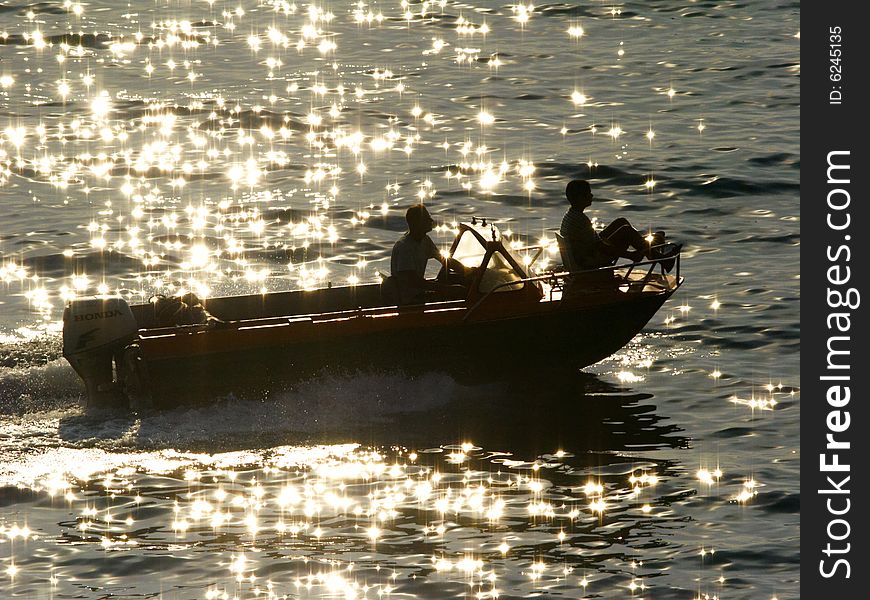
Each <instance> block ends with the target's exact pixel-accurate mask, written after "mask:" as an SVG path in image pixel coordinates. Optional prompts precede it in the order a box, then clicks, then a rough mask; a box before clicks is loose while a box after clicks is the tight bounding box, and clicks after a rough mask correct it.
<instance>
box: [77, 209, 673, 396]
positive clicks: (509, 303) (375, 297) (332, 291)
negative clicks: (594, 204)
mask: <svg viewBox="0 0 870 600" xmlns="http://www.w3.org/2000/svg"><path fill="white" fill-rule="evenodd" d="M674 250H675V252H674V253H671V254H669V257H668V258H667V259H657V260H650V261H646V262H639V263H627V264H621V265H614V266H612V267H605V268H602V269H595V270H591V271H572V272H554V271H545V272H542V273H537V272H536V271H535V270H534V267H533V265H534V262H535V260H536V259H537V257H538V256H540V255H541V253H542V252H543V251H544V248H542V247H528V248H523V249H521V250H520V249H517V248H511V247H510V246H509V245H507V244H505V243H503V240H502V238H501V234H500V232H499V230H498V229H497V228H496V227H495V226H494V225H492V224H487V223H486V221H483V222H478V221H476V220H475V221H472V222H471V223H469V224H462V225H460V226H459V228H458V231H457V235H456V238H455V240H454V241H453V245H452V247H451V249H450V252H449V256H450V257H451V258H452V259H455V260H454V261H452V262H453V264H461V265H463V267H462V268H463V269H464V271H463V272H461V273H451V272H448V271H447V269H446V267H445V268H442V272H441V273H440V274H439V276H438V279H439V280H441V282H442V284H443V285H442V286H441V287H440V289H441V293H440V295H439V296H438V297H436V298H432V299H431V301H427V302H426V303H425V304H420V305H416V306H396V305H395V303H393V302H392V301H391V298H390V290H389V288H388V287H387V286H382V285H380V284H371V285H361V286H354V287H345V288H331V287H330V288H325V289H320V290H315V291H294V292H283V293H272V294H265V295H252V296H238V297H226V298H212V299H209V300H204V301H202V303H201V304H200V302H199V299H196V298H191V297H182V298H181V299H179V300H178V301H177V302H176V304H170V307H169V309H167V308H166V307H165V303H163V302H160V301H157V302H151V303H147V304H142V305H135V306H132V307H131V306H127V304H126V302H125V301H124V300H122V299H120V298H95V299H92V300H76V301H73V302H71V303H70V304H69V306H68V307H67V309H66V311H65V313H64V356H65V357H66V358H67V360H69V361H70V363H71V364H72V365H73V368H75V370H76V371H77V373H78V374H79V376H80V377H82V379H83V380H84V382H85V384H86V386H87V390H88V394H87V396H88V401H89V403H90V404H92V405H110V406H126V405H127V404H128V403H129V404H130V405H132V406H133V407H134V408H141V407H151V406H159V407H172V406H175V405H177V404H179V403H180V402H184V401H187V400H201V399H204V398H209V397H213V396H214V395H215V394H218V393H220V392H221V390H223V391H232V390H233V389H234V387H235V388H247V389H250V388H252V387H257V386H259V387H260V388H261V389H262V390H263V391H266V390H272V389H275V387H276V385H278V384H279V382H281V381H285V380H287V379H293V378H298V377H300V376H302V375H304V374H306V373H311V372H315V371H320V370H322V369H323V368H324V367H326V368H333V369H335V368H338V369H345V368H353V367H355V366H376V367H381V368H383V367H384V366H386V365H390V366H392V365H396V366H400V367H403V368H404V367H407V368H411V369H414V368H423V369H426V368H431V367H433V366H437V367H438V368H440V369H442V370H450V371H451V372H455V373H459V374H461V373H463V372H465V373H469V372H470V373H472V374H473V373H474V372H476V371H480V370H484V371H485V370H488V369H491V368H498V367H500V366H501V365H504V364H505V363H508V364H509V365H510V368H516V367H517V366H518V365H522V366H523V368H531V367H534V366H536V365H540V364H546V363H547V362H550V361H552V360H553V358H554V357H559V360H561V361H562V362H563V363H564V364H569V365H572V366H576V367H585V366H588V365H590V364H593V363H595V362H598V361H600V360H602V359H603V358H606V357H607V356H609V355H611V354H613V353H614V352H616V351H617V350H619V349H620V348H622V347H623V346H624V345H625V344H627V343H628V342H629V341H630V340H631V339H632V338H633V337H634V336H635V335H636V334H637V333H638V332H639V331H640V330H641V329H642V328H643V326H644V325H646V323H647V322H648V321H649V319H650V318H651V317H652V316H653V315H654V314H655V313H656V311H657V310H658V309H659V308H660V307H661V306H662V304H663V303H664V302H665V301H666V300H667V299H668V298H669V297H670V296H671V295H672V294H673V293H674V292H675V291H676V290H677V289H678V288H679V287H680V285H681V283H682V278H681V276H680V256H679V247H675V248H674ZM674 268H675V272H674V274H670V272H671V270H673V269H674ZM450 284H453V285H450ZM186 298H187V299H186ZM176 306H178V308H176ZM182 307H183V310H182ZM167 316H168V317H169V318H168V319H167ZM113 363H114V370H113Z"/></svg>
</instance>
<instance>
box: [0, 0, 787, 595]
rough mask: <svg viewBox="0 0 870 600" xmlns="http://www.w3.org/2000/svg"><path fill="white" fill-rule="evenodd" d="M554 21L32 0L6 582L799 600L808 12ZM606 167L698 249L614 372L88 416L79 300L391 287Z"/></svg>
mask: <svg viewBox="0 0 870 600" xmlns="http://www.w3.org/2000/svg"><path fill="white" fill-rule="evenodd" d="M77 7H78V8H77ZM529 7H530V5H525V6H524V7H521V6H520V5H515V6H512V5H510V4H507V3H504V4H503V3H499V2H487V1H482V0H481V1H479V2H476V3H458V2H450V1H448V2H443V3H440V2H409V3H404V4H403V3H400V2H398V1H391V2H382V3H380V2H373V3H369V4H361V5H356V4H350V3H341V2H333V3H325V4H315V5H310V4H308V3H303V2H299V3H295V4H294V3H290V2H271V1H270V2H260V3H254V2H241V3H225V2H221V1H220V0H217V1H214V2H163V1H159V2H149V3H141V4H140V3H131V4H129V5H127V4H124V5H121V6H118V5H115V4H113V3H110V2H90V3H81V4H79V3H78V2H71V3H66V4H64V3H63V2H40V3H25V2H18V1H11V2H6V3H3V4H0V34H2V35H0V112H2V113H3V114H2V115H0V169H2V170H0V206H2V217H0V280H2V283H0V561H2V562H0V592H2V594H0V595H2V596H3V597H19V596H20V597H28V598H43V597H45V598H64V597H87V598H107V597H163V598H204V597H205V598H208V597H211V598H223V597H229V598H232V597H239V598H254V597H268V595H269V594H272V595H273V596H277V597H283V596H285V595H287V596H288V597H290V596H292V597H303V596H304V597H337V596H344V597H347V598H353V597H368V598H376V597H382V596H384V595H388V596H403V597H404V596H416V597H426V598H433V597H434V598H440V597H447V596H464V597H465V596H467V597H471V596H476V597H480V598H486V597H495V596H497V595H498V596H504V597H518V596H528V595H557V596H567V597H578V598H580V597H606V598H616V597H634V598H695V597H698V596H699V595H700V596H702V597H703V596H704V595H705V594H709V596H710V597H713V596H714V595H715V596H718V597H719V598H723V599H726V598H772V597H778V598H788V597H796V596H797V594H798V585H797V578H798V576H797V569H798V565H799V553H798V541H799V532H798V524H799V493H800V488H799V482H798V472H799V448H798V420H799V404H798V398H799V395H798V388H799V383H800V382H799V375H798V364H799V361H798V352H799V345H800V328H799V308H800V301H799V287H800V286H799V284H800V281H799V276H798V256H799V254H798V245H799V239H800V237H799V236H800V229H799V227H800V225H799V212H798V193H799V175H798V172H799V166H800V154H799V141H798V140H799V136H798V131H799V126H798V118H799V85H800V67H799V44H800V39H799V31H800V24H799V5H798V3H797V2H769V3H741V2H692V3H688V4H687V3H677V2H672V1H671V0H662V1H655V2H644V3H626V4H612V3H606V2H600V1H597V0H596V1H591V2H582V3H576V4H575V3H571V4H568V3H566V4H561V3H543V4H540V5H535V6H534V7H533V8H531V9H530V8H529ZM406 13H407V14H406ZM650 132H652V133H650ZM572 177H586V178H590V179H591V180H592V181H593V185H594V190H595V194H596V199H597V200H599V202H596V204H595V205H593V207H592V209H591V211H592V213H593V214H594V216H596V217H598V218H599V219H600V220H602V221H608V220H610V219H612V218H614V217H616V216H617V215H621V216H626V217H628V218H629V219H630V220H631V221H632V222H633V223H635V224H636V225H637V226H638V227H642V228H652V229H667V230H668V232H669V236H670V237H672V238H675V239H679V240H681V241H683V242H684V243H685V251H684V262H683V271H684V275H685V276H686V284H685V285H684V287H683V288H682V289H681V290H680V292H679V293H678V294H677V296H675V297H674V298H672V299H671V300H670V301H669V302H668V304H666V305H665V307H664V308H663V309H662V311H661V312H660V313H659V314H658V315H657V316H656V317H654V319H653V320H652V321H651V322H650V324H649V325H648V326H647V328H646V329H645V330H644V332H643V333H642V334H641V335H639V336H638V337H637V338H635V340H634V341H633V342H632V343H631V344H630V345H629V346H628V347H627V348H625V349H624V350H623V351H621V352H620V353H618V354H617V355H616V356H614V357H611V358H610V359H608V360H606V361H603V362H602V363H600V364H598V365H595V366H593V367H591V368H588V369H586V370H585V372H583V373H580V372H578V371H577V370H576V369H575V368H573V367H572V365H565V364H563V361H560V360H559V357H558V356H553V358H552V362H551V366H550V367H549V368H548V369H546V370H544V371H535V372H527V371H526V370H524V369H523V368H522V365H516V366H512V367H511V368H507V369H505V372H501V373H486V372H481V373H479V376H475V377H474V378H472V379H468V380H457V379H454V378H453V377H451V376H449V375H447V374H444V373H439V372H431V373H422V374H421V373H406V372H404V371H403V370H402V368H401V365H394V366H389V367H387V366H385V367H384V369H383V370H381V371H376V372H363V373H356V372H353V373H323V374H321V375H320V376H318V377H315V378H313V379H310V380H305V381H300V382H294V383H292V384H288V386H287V387H286V388H282V389H276V390H273V392H272V393H271V394H270V395H269V397H268V398H266V399H263V400H262V401H251V400H241V399H240V398H239V397H237V396H230V397H226V398H218V399H215V402H214V403H212V404H209V405H207V406H195V407H185V408H179V409H175V410H172V411H164V412H158V413H145V414H138V415H129V414H120V413H85V412H83V411H82V410H81V409H80V408H78V401H79V398H80V395H81V388H80V386H79V383H78V380H77V378H76V376H75V375H74V373H73V372H72V370H71V369H70V368H69V367H68V365H67V364H66V363H65V362H64V361H63V360H62V359H61V358H60V343H59V334H58V327H59V324H58V320H59V318H60V313H61V310H62V307H63V303H64V301H65V299H68V298H71V297H74V296H76V295H88V294H94V293H98V292H101V293H102V292H108V293H120V294H122V295H124V296H125V297H127V298H129V299H131V300H132V301H142V300H144V299H147V297H148V296H150V295H151V294H154V293H172V292H177V291H178V290H180V289H193V290H196V291H197V292H199V293H201V294H231V293H243V292H251V291H257V290H259V289H289V288H295V287H317V286H319V285H323V284H325V283H327V282H333V283H336V284H345V283H353V282H355V281H363V282H364V281H371V280H373V279H374V278H375V277H376V275H377V272H378V271H386V270H388V268H389V267H388V264H387V260H388V253H389V248H390V247H391V246H392V243H393V241H394V240H395V239H396V237H397V236H398V235H400V233H401V232H402V231H403V230H404V222H403V216H402V215H403V212H404V209H405V207H407V206H408V205H409V204H411V203H413V202H416V201H418V200H419V199H423V200H424V201H425V202H426V204H427V205H428V206H429V207H430V210H431V211H432V213H433V215H435V217H436V219H437V220H438V222H439V223H440V224H441V225H442V226H443V227H441V228H440V229H439V230H438V231H436V235H435V239H436V241H437V242H438V243H440V244H447V243H448V242H449V241H450V239H451V233H450V231H449V229H450V226H451V224H452V223H453V222H454V221H456V220H460V219H464V218H468V217H470V216H471V215H473V214H476V215H482V216H487V217H489V218H492V219H495V220H497V221H499V222H500V224H501V227H502V229H508V230H510V231H512V233H513V234H514V235H515V236H517V238H519V239H524V240H533V241H537V240H538V239H540V238H542V237H547V236H548V235H549V236H550V237H552V231H553V230H554V229H555V228H556V227H557V226H558V223H559V219H560V217H561V214H562V212H563V211H564V209H565V202H564V196H563V189H564V186H565V183H566V182H567V181H568V180H569V179H570V178H572ZM516 343H517V344H518V345H521V344H522V343H523V342H522V340H516ZM423 350H424V349H421V351H423ZM540 350H541V352H547V349H546V348H542V349H540ZM224 594H226V596H224Z"/></svg>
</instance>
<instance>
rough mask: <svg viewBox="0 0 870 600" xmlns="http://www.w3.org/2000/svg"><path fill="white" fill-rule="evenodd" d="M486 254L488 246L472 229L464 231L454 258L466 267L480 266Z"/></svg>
mask: <svg viewBox="0 0 870 600" xmlns="http://www.w3.org/2000/svg"><path fill="white" fill-rule="evenodd" d="M484 254H486V248H484V246H483V244H481V243H480V240H478V239H477V237H476V236H475V235H474V234H473V233H472V232H471V231H464V232H463V233H462V237H460V238H459V244H457V246H456V251H455V252H454V253H453V258H455V259H456V260H458V261H459V262H461V263H462V264H463V265H464V266H466V267H479V266H480V262H481V261H482V260H483V255H484Z"/></svg>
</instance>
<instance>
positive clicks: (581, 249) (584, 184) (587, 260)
mask: <svg viewBox="0 0 870 600" xmlns="http://www.w3.org/2000/svg"><path fill="white" fill-rule="evenodd" d="M565 196H567V198H568V202H569V203H570V204H571V208H569V209H568V212H566V213H565V216H564V217H562V226H561V227H560V228H559V235H560V236H562V238H564V239H565V241H566V242H567V244H568V250H569V252H571V258H572V259H573V262H574V264H575V265H576V267H577V268H579V269H595V268H597V267H606V266H609V265H611V264H613V261H614V260H615V259H617V258H619V257H623V258H628V259H631V260H633V261H639V260H642V259H643V258H644V257H645V256H646V253H647V251H648V249H649V243H647V242H646V240H645V239H644V236H643V234H642V233H640V232H639V231H638V230H636V229H635V228H634V227H632V226H631V223H629V222H628V220H627V219H625V218H623V217H620V218H618V219H616V220H615V221H613V222H612V223H611V224H610V225H608V226H607V227H606V228H605V229H604V230H603V231H602V232H601V233H598V232H596V231H595V228H594V227H592V221H590V220H589V217H587V216H586V215H585V214H584V212H583V211H584V210H586V208H588V207H589V206H591V205H592V198H593V196H592V188H591V187H590V185H589V182H588V181H586V180H585V179H574V180H573V181H571V182H569V183H568V187H567V188H565ZM629 247H631V248H634V250H629Z"/></svg>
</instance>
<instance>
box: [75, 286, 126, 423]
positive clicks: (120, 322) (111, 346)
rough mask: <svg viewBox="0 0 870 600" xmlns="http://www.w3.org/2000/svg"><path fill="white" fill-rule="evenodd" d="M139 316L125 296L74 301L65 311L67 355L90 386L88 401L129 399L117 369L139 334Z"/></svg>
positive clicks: (102, 402) (101, 403) (103, 402)
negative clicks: (123, 353) (120, 382)
mask: <svg viewBox="0 0 870 600" xmlns="http://www.w3.org/2000/svg"><path fill="white" fill-rule="evenodd" d="M137 329H138V327H137V324H136V318H135V317H134V316H133V312H132V311H131V310H130V307H129V305H128V304H127V302H126V301H124V300H123V299H122V298H86V299H81V300H73V301H71V302H70V303H69V304H68V305H67V307H66V309H65V310H64V312H63V355H64V357H65V358H66V359H67V361H69V363H70V364H71V365H72V367H73V369H75V371H76V373H78V374H79V377H81V378H82V379H83V380H84V382H85V386H86V387H87V394H88V405H97V406H106V405H110V406H115V405H118V404H122V403H126V399H125V398H124V396H123V393H122V391H121V390H120V388H119V386H118V384H117V383H116V378H115V374H114V369H113V364H112V363H113V361H116V360H117V359H118V357H119V356H120V355H121V353H122V352H123V350H124V348H125V347H126V346H127V345H128V344H130V343H131V342H132V341H133V340H134V339H135V338H136V335H137Z"/></svg>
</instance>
